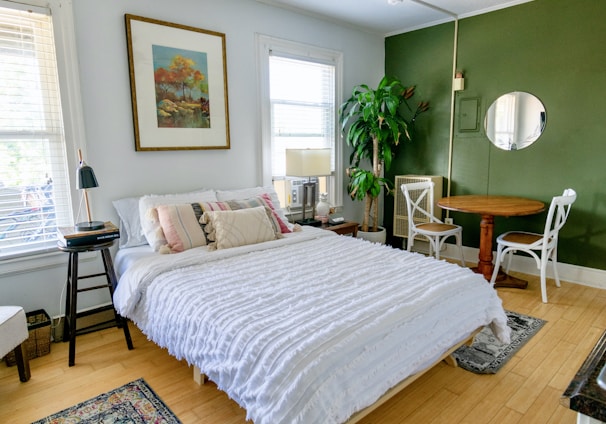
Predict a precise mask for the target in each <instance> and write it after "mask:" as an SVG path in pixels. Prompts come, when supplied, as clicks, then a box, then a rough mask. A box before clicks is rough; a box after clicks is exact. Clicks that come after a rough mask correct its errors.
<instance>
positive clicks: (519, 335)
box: [452, 311, 546, 374]
mask: <svg viewBox="0 0 606 424" xmlns="http://www.w3.org/2000/svg"><path fill="white" fill-rule="evenodd" d="M505 312H506V314H507V325H508V326H509V327H510V328H511V343H510V344H508V345H506V344H503V343H501V342H499V341H498V340H497V338H496V337H495V336H494V334H493V333H492V330H490V328H488V327H485V328H484V329H482V331H480V332H479V333H478V334H477V335H476V337H475V338H474V340H473V343H472V345H471V346H467V345H463V346H461V347H460V348H458V349H457V350H455V351H454V353H453V354H452V355H453V356H454V358H455V359H456V360H457V363H458V365H459V366H460V367H461V368H464V369H466V370H467V371H471V372H474V373H477V374H495V373H496V372H497V371H498V370H499V369H500V368H501V367H502V366H503V365H505V364H506V363H507V361H509V360H510V359H511V358H512V357H513V355H515V353H516V352H517V351H518V350H520V348H521V347H522V346H524V345H525V344H526V342H527V341H528V340H530V339H531V338H532V336H534V335H535V334H536V333H537V332H538V331H539V330H540V329H541V327H543V325H544V324H545V322H546V321H544V320H542V319H539V318H534V317H531V316H528V315H523V314H518V313H517V312H511V311H505Z"/></svg>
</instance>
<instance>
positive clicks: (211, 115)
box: [124, 14, 229, 151]
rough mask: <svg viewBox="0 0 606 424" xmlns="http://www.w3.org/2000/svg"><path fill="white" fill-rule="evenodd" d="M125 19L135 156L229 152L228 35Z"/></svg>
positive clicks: (128, 16) (148, 20)
mask: <svg viewBox="0 0 606 424" xmlns="http://www.w3.org/2000/svg"><path fill="white" fill-rule="evenodd" d="M124 17H125V21H126V38H127V44H128V65H129V71H130V89H131V99H132V110H133V124H134V131H135V150H137V151H154V150H200V149H229V113H228V112H229V111H228V102H227V65H226V63H225V34H222V33H219V32H213V31H207V30H203V29H199V28H193V27H189V26H184V25H178V24H173V23H170V22H164V21H159V20H156V19H149V18H143V17H141V16H135V15H129V14H126V15H124Z"/></svg>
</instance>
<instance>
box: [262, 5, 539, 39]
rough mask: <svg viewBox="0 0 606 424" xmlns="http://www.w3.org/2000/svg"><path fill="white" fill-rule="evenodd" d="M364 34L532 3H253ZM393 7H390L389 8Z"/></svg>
mask: <svg viewBox="0 0 606 424" xmlns="http://www.w3.org/2000/svg"><path fill="white" fill-rule="evenodd" d="M257 1H258V2H260V3H265V4H268V5H271V6H276V7H282V8H285V9H289V10H292V11H295V12H298V13H303V14H306V15H311V16H314V17H319V18H322V19H327V20H329V21H333V22H339V23H341V24H347V25H349V26H353V27H356V28H358V29H362V30H364V31H368V32H373V33H378V34H383V35H394V34H398V33H402V32H407V31H413V30H415V29H419V28H425V27H429V26H433V25H437V24H440V23H443V22H448V21H452V20H453V19H454V18H455V17H457V18H459V19H460V18H466V17H469V16H473V15H479V14H482V13H486V12H491V11H494V10H497V9H503V8H506V7H511V6H515V5H518V4H522V3H527V2H529V1H532V0H257ZM390 2H391V3H394V4H390Z"/></svg>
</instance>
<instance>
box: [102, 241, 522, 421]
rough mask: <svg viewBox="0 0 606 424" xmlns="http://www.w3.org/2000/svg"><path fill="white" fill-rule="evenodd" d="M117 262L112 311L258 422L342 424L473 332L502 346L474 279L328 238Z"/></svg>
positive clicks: (437, 264)
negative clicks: (489, 333)
mask: <svg viewBox="0 0 606 424" xmlns="http://www.w3.org/2000/svg"><path fill="white" fill-rule="evenodd" d="M148 254H149V255H148ZM120 255H121V256H123V258H122V259H120V261H122V264H124V266H122V265H121V269H120V274H121V277H120V280H119V284H118V288H117V290H116V292H115V295H114V303H115V306H116V309H117V310H118V312H119V313H120V314H121V315H123V316H125V317H128V318H130V319H131V320H133V321H134V322H135V323H136V324H137V326H138V327H139V328H141V330H142V331H143V332H144V333H145V334H146V335H147V336H148V337H149V338H150V339H151V340H153V341H154V342H155V343H156V344H158V345H159V346H161V347H164V348H166V349H168V351H169V353H170V354H171V355H173V356H175V357H176V358H178V359H185V360H187V362H188V363H189V364H193V365H196V366H197V367H199V368H200V370H201V372H202V373H204V374H206V375H207V376H208V377H209V378H210V379H211V380H212V381H214V382H215V383H216V384H217V386H218V387H219V389H221V390H223V391H225V392H226V393H227V394H228V395H229V396H230V398H232V399H234V400H235V401H236V402H237V403H238V404H240V405H241V406H242V407H243V408H244V409H246V411H247V418H248V419H252V420H253V421H254V422H255V423H257V424H265V423H272V424H276V423H322V424H325V423H342V422H345V421H346V420H347V419H348V418H349V417H350V416H351V415H352V414H354V413H355V412H357V411H359V410H361V409H363V408H365V407H367V406H369V405H371V404H372V403H374V402H375V401H376V400H377V399H378V398H379V397H380V396H381V395H382V394H383V393H385V392H386V391H387V390H389V389H390V388H391V387H393V386H395V385H396V384H397V383H399V382H400V381H402V380H404V379H405V378H407V377H409V376H411V375H413V374H415V373H418V372H420V371H422V370H424V369H425V368H427V367H428V366H430V365H431V364H433V363H434V362H435V361H436V360H437V359H439V358H440V357H441V356H442V354H443V353H444V352H446V351H447V350H448V349H449V348H451V347H452V346H454V345H455V344H457V343H459V342H461V341H463V340H465V339H467V338H468V337H469V336H470V335H471V334H472V333H473V332H474V331H475V330H477V329H478V328H480V327H482V326H485V325H489V326H490V327H491V328H492V329H493V332H494V333H495V334H496V336H497V337H498V338H499V339H500V340H501V341H503V342H508V341H509V332H510V329H509V327H507V317H506V315H505V312H504V310H503V307H502V304H501V300H500V299H499V297H498V296H497V293H496V291H495V290H494V289H492V288H491V286H490V285H489V284H487V283H486V281H485V280H484V278H482V276H480V275H477V274H475V273H473V272H472V271H471V270H469V269H467V268H462V267H460V266H458V265H455V264H451V263H447V262H445V261H437V260H435V259H433V258H428V257H425V256H423V255H420V254H416V253H410V252H405V251H402V250H399V249H393V248H391V247H389V246H383V245H378V244H373V243H369V242H366V241H363V240H360V239H354V238H351V237H344V236H338V235H335V234H334V233H332V232H330V231H323V230H318V229H310V230H306V231H303V232H301V233H293V234H292V235H290V236H289V237H284V238H282V239H278V240H275V241H271V242H265V243H259V244H255V245H250V246H241V247H237V248H232V249H224V250H217V251H212V252H210V251H208V250H207V248H206V247H198V248H194V249H190V250H187V251H185V252H182V253H179V254H173V255H158V254H151V253H150V252H142V251H138V252H136V253H135V252H133V257H131V258H127V257H128V253H126V252H122V253H121V254H120ZM135 255H137V257H136V258H134V256H135ZM133 258H134V259H133ZM127 264H128V266H127Z"/></svg>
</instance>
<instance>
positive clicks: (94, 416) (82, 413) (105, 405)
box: [33, 378, 181, 424]
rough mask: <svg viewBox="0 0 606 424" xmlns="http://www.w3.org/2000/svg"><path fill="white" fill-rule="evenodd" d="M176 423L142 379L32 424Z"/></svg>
mask: <svg viewBox="0 0 606 424" xmlns="http://www.w3.org/2000/svg"><path fill="white" fill-rule="evenodd" d="M51 423H52V424H59V423H81V424H92V423H103V424H112V423H113V424H118V423H120V424H139V423H141V424H144V423H158V424H160V423H165V424H180V423H181V421H179V419H178V418H177V417H176V416H175V415H174V414H173V413H172V411H171V410H170V409H168V407H167V406H166V405H165V404H164V402H162V400H161V399H160V398H159V397H158V395H156V393H155V392H154V391H153V390H152V388H151V387H149V385H148V384H147V383H146V382H145V380H143V379H142V378H140V379H138V380H135V381H133V382H130V383H128V384H125V385H124V386H122V387H118V388H117V389H114V390H112V391H110V392H107V393H103V394H101V395H99V396H97V397H95V398H93V399H89V400H87V401H85V402H82V403H79V404H78V405H76V406H72V407H71V408H67V409H64V410H63V411H60V412H57V413H56V414H53V415H50V416H48V417H46V418H43V419H41V420H38V421H36V422H34V423H33V424H51Z"/></svg>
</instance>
